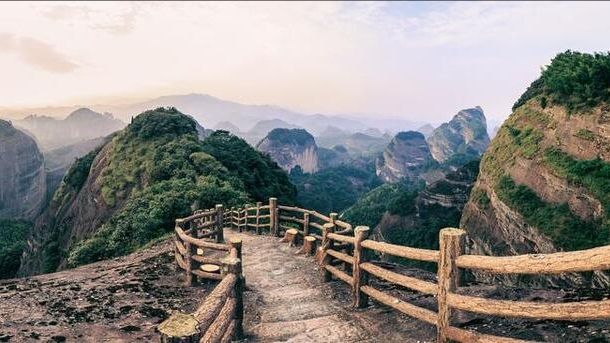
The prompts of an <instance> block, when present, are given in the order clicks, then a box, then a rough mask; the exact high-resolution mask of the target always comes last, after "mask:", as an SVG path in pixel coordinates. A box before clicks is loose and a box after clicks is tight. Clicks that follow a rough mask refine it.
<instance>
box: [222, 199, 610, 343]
mask: <svg viewBox="0 0 610 343" xmlns="http://www.w3.org/2000/svg"><path fill="white" fill-rule="evenodd" d="M252 213H254V214H253V215H252ZM224 220H225V221H227V222H229V223H231V226H232V227H233V228H237V229H239V230H240V231H246V230H249V229H251V228H254V229H255V231H256V233H258V234H262V233H264V232H269V233H270V234H272V235H274V236H278V237H280V236H283V238H282V241H283V242H286V243H289V244H291V245H299V244H301V243H302V244H303V246H302V247H301V249H300V250H299V252H300V253H305V254H312V253H313V252H314V251H315V252H316V253H315V257H316V261H317V262H318V263H319V264H320V266H321V270H322V274H323V276H322V277H323V278H324V280H325V281H330V280H332V279H333V278H335V279H338V280H341V281H343V282H345V283H346V284H348V285H349V286H350V287H351V288H352V294H353V305H354V306H355V307H364V306H366V305H367V303H368V300H369V298H371V299H373V300H375V301H378V302H380V303H382V304H385V305H387V306H389V307H392V308H394V309H396V310H398V311H400V312H402V313H405V314H407V315H409V316H412V317H415V318H417V319H420V320H422V321H424V322H427V323H430V324H432V325H435V326H436V327H437V339H438V341H439V342H447V341H449V340H454V341H459V342H507V343H508V342H513V343H514V342H524V341H522V340H518V339H513V338H507V337H498V336H492V335H487V334H482V333H478V332H474V331H470V330H465V329H462V328H458V327H455V326H452V325H451V317H452V316H451V315H452V311H453V310H463V311H469V312H474V313H479V314H485V315H493V316H505V317H520V318H529V319H553V320H569V321H575V320H591V319H610V300H601V301H581V302H571V303H540V302H529V301H507V300H495V299H487V298H480V297H473V296H467V295H462V294H459V286H460V271H461V269H474V270H479V271H485V272H490V273H498V274H558V273H568V272H583V271H593V270H607V269H610V246H606V247H601V248H594V249H589V250H584V251H575V252H561V253H554V254H534V255H520V256H509V257H496V256H479V255H465V254H464V248H465V240H466V232H465V231H463V230H459V229H453V228H447V229H442V230H441V231H440V235H439V239H440V249H439V250H428V249H418V248H411V247H406V246H400V245H394V244H389V243H385V242H378V241H374V240H372V239H368V236H369V233H370V230H369V228H368V227H364V226H359V227H356V228H355V230H354V229H352V225H351V224H349V223H346V222H344V221H341V220H339V219H338V216H337V214H336V213H331V214H329V215H328V216H326V215H324V214H321V213H318V212H315V211H312V210H307V209H302V208H299V207H293V206H282V205H278V203H277V199H275V198H272V199H270V200H269V205H266V206H262V204H261V203H258V204H256V206H247V207H244V208H241V209H231V210H229V211H226V212H225V216H224ZM318 245H319V248H316V246H318ZM373 254H386V255H392V256H398V257H402V258H406V259H411V260H416V261H424V262H432V263H436V264H437V265H438V268H437V282H436V283H435V282H429V281H424V280H420V279H418V278H415V277H411V276H407V275H403V274H400V273H397V272H395V271H392V270H389V269H387V268H384V267H383V266H382V265H380V264H379V263H375V262H374V261H372V260H371V258H372V256H373ZM371 276H372V277H375V278H379V279H382V280H384V281H387V282H390V283H392V284H395V285H398V286H401V287H405V288H408V289H411V290H414V291H417V292H421V293H423V294H428V295H433V296H435V297H436V299H437V310H436V311H432V310H429V309H426V308H422V307H419V306H416V305H414V304H411V303H408V302H406V301H403V300H401V299H399V298H397V297H395V296H393V295H390V294H388V293H387V292H384V291H382V290H379V289H376V288H375V287H373V286H372V285H371V284H369V278H370V277H371Z"/></svg>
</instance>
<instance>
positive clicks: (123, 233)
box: [60, 108, 295, 266]
mask: <svg viewBox="0 0 610 343" xmlns="http://www.w3.org/2000/svg"><path fill="white" fill-rule="evenodd" d="M108 144H110V147H109V148H108V153H107V155H106V156H105V158H106V159H107V164H106V166H105V167H104V169H103V171H102V173H101V176H100V177H99V178H98V181H101V193H102V194H101V195H102V198H103V200H104V202H105V203H106V204H107V205H108V206H109V207H110V208H116V212H114V214H113V215H112V217H111V218H110V219H109V220H108V221H106V222H105V223H104V224H103V225H102V226H101V227H100V228H98V229H97V230H96V232H95V233H94V234H93V235H92V236H91V237H89V238H88V239H86V240H84V241H81V242H79V243H78V244H76V245H75V246H73V248H72V249H71V250H70V251H69V256H68V264H69V265H70V266H77V265H81V264H85V263H90V262H94V261H98V260H102V259H107V258H112V257H115V256H119V255H123V254H126V253H129V252H132V251H134V250H135V249H137V248H139V247H141V246H143V245H145V244H146V243H148V242H149V241H151V240H154V239H156V238H159V237H161V236H163V235H165V234H166V233H168V232H170V231H171V230H172V229H173V222H174V219H175V218H177V217H182V216H186V215H188V214H189V213H190V212H191V211H192V209H193V207H196V208H210V207H213V206H214V205H215V204H219V203H222V204H225V205H226V206H235V205H241V204H244V203H247V202H251V201H254V200H266V199H267V198H268V197H269V196H271V195H278V196H279V197H280V198H281V199H282V200H283V201H284V202H285V203H286V202H288V203H290V202H291V201H294V196H295V191H294V187H293V186H292V185H291V184H290V182H289V181H288V177H287V175H286V174H285V173H284V172H283V171H282V170H281V169H280V168H279V167H277V165H276V164H275V163H274V162H272V161H271V160H269V159H268V158H266V157H265V156H263V155H262V154H260V153H258V152H256V151H255V150H254V149H253V148H252V147H250V146H249V145H248V144H247V143H246V142H245V141H243V140H242V139H240V138H237V137H236V136H233V135H231V134H229V133H228V132H225V131H219V132H216V133H214V134H212V135H211V136H210V137H208V138H207V139H206V140H205V141H204V142H201V141H200V140H199V139H198V137H197V130H196V125H195V122H194V121H193V119H191V118H190V117H188V116H185V115H183V114H181V113H180V112H178V111H177V110H176V109H174V108H159V109H156V110H154V111H147V112H144V113H142V114H141V115H139V116H137V117H136V118H135V119H134V120H133V122H132V123H131V124H130V125H129V126H128V127H127V128H126V129H125V130H124V131H122V132H120V133H118V134H117V135H116V136H115V137H114V139H113V140H112V142H110V143H108ZM89 160H90V159H89V158H85V159H83V161H81V163H78V164H77V165H79V164H82V167H80V166H77V167H76V168H77V170H81V169H83V170H84V169H86V166H85V165H86V164H87V163H85V162H88V161H89ZM88 164H89V165H90V164H91V163H90V162H88ZM85 174H86V173H84V172H79V173H75V175H83V176H84V175H85ZM77 179H78V181H79V183H82V182H84V181H81V179H82V177H80V176H79V177H78V178H77ZM85 179H86V178H85ZM60 254H61V252H60Z"/></svg>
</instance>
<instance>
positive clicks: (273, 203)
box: [269, 198, 280, 237]
mask: <svg viewBox="0 0 610 343" xmlns="http://www.w3.org/2000/svg"><path fill="white" fill-rule="evenodd" d="M278 214H279V213H278V208H277V198H269V216H270V217H269V225H270V228H271V234H272V235H274V236H276V237H279V234H280V233H279V231H280V230H279V228H278V225H279V220H278V218H277V216H278Z"/></svg>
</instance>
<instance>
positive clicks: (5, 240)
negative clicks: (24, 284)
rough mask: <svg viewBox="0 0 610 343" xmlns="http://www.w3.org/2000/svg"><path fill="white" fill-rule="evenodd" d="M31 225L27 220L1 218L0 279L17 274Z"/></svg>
mask: <svg viewBox="0 0 610 343" xmlns="http://www.w3.org/2000/svg"><path fill="white" fill-rule="evenodd" d="M30 227H31V223H28V222H25V221H20V220H0V279H6V278H12V277H14V276H15V275H16V274H17V270H19V263H20V259H21V254H22V253H23V249H24V248H25V246H26V241H27V235H28V232H29V230H30Z"/></svg>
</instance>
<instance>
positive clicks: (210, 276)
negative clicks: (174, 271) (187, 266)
mask: <svg viewBox="0 0 610 343" xmlns="http://www.w3.org/2000/svg"><path fill="white" fill-rule="evenodd" d="M192 273H193V275H196V276H197V277H199V278H200V279H208V280H222V275H220V274H218V273H208V272H204V271H203V270H199V269H196V270H193V271H192Z"/></svg>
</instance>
